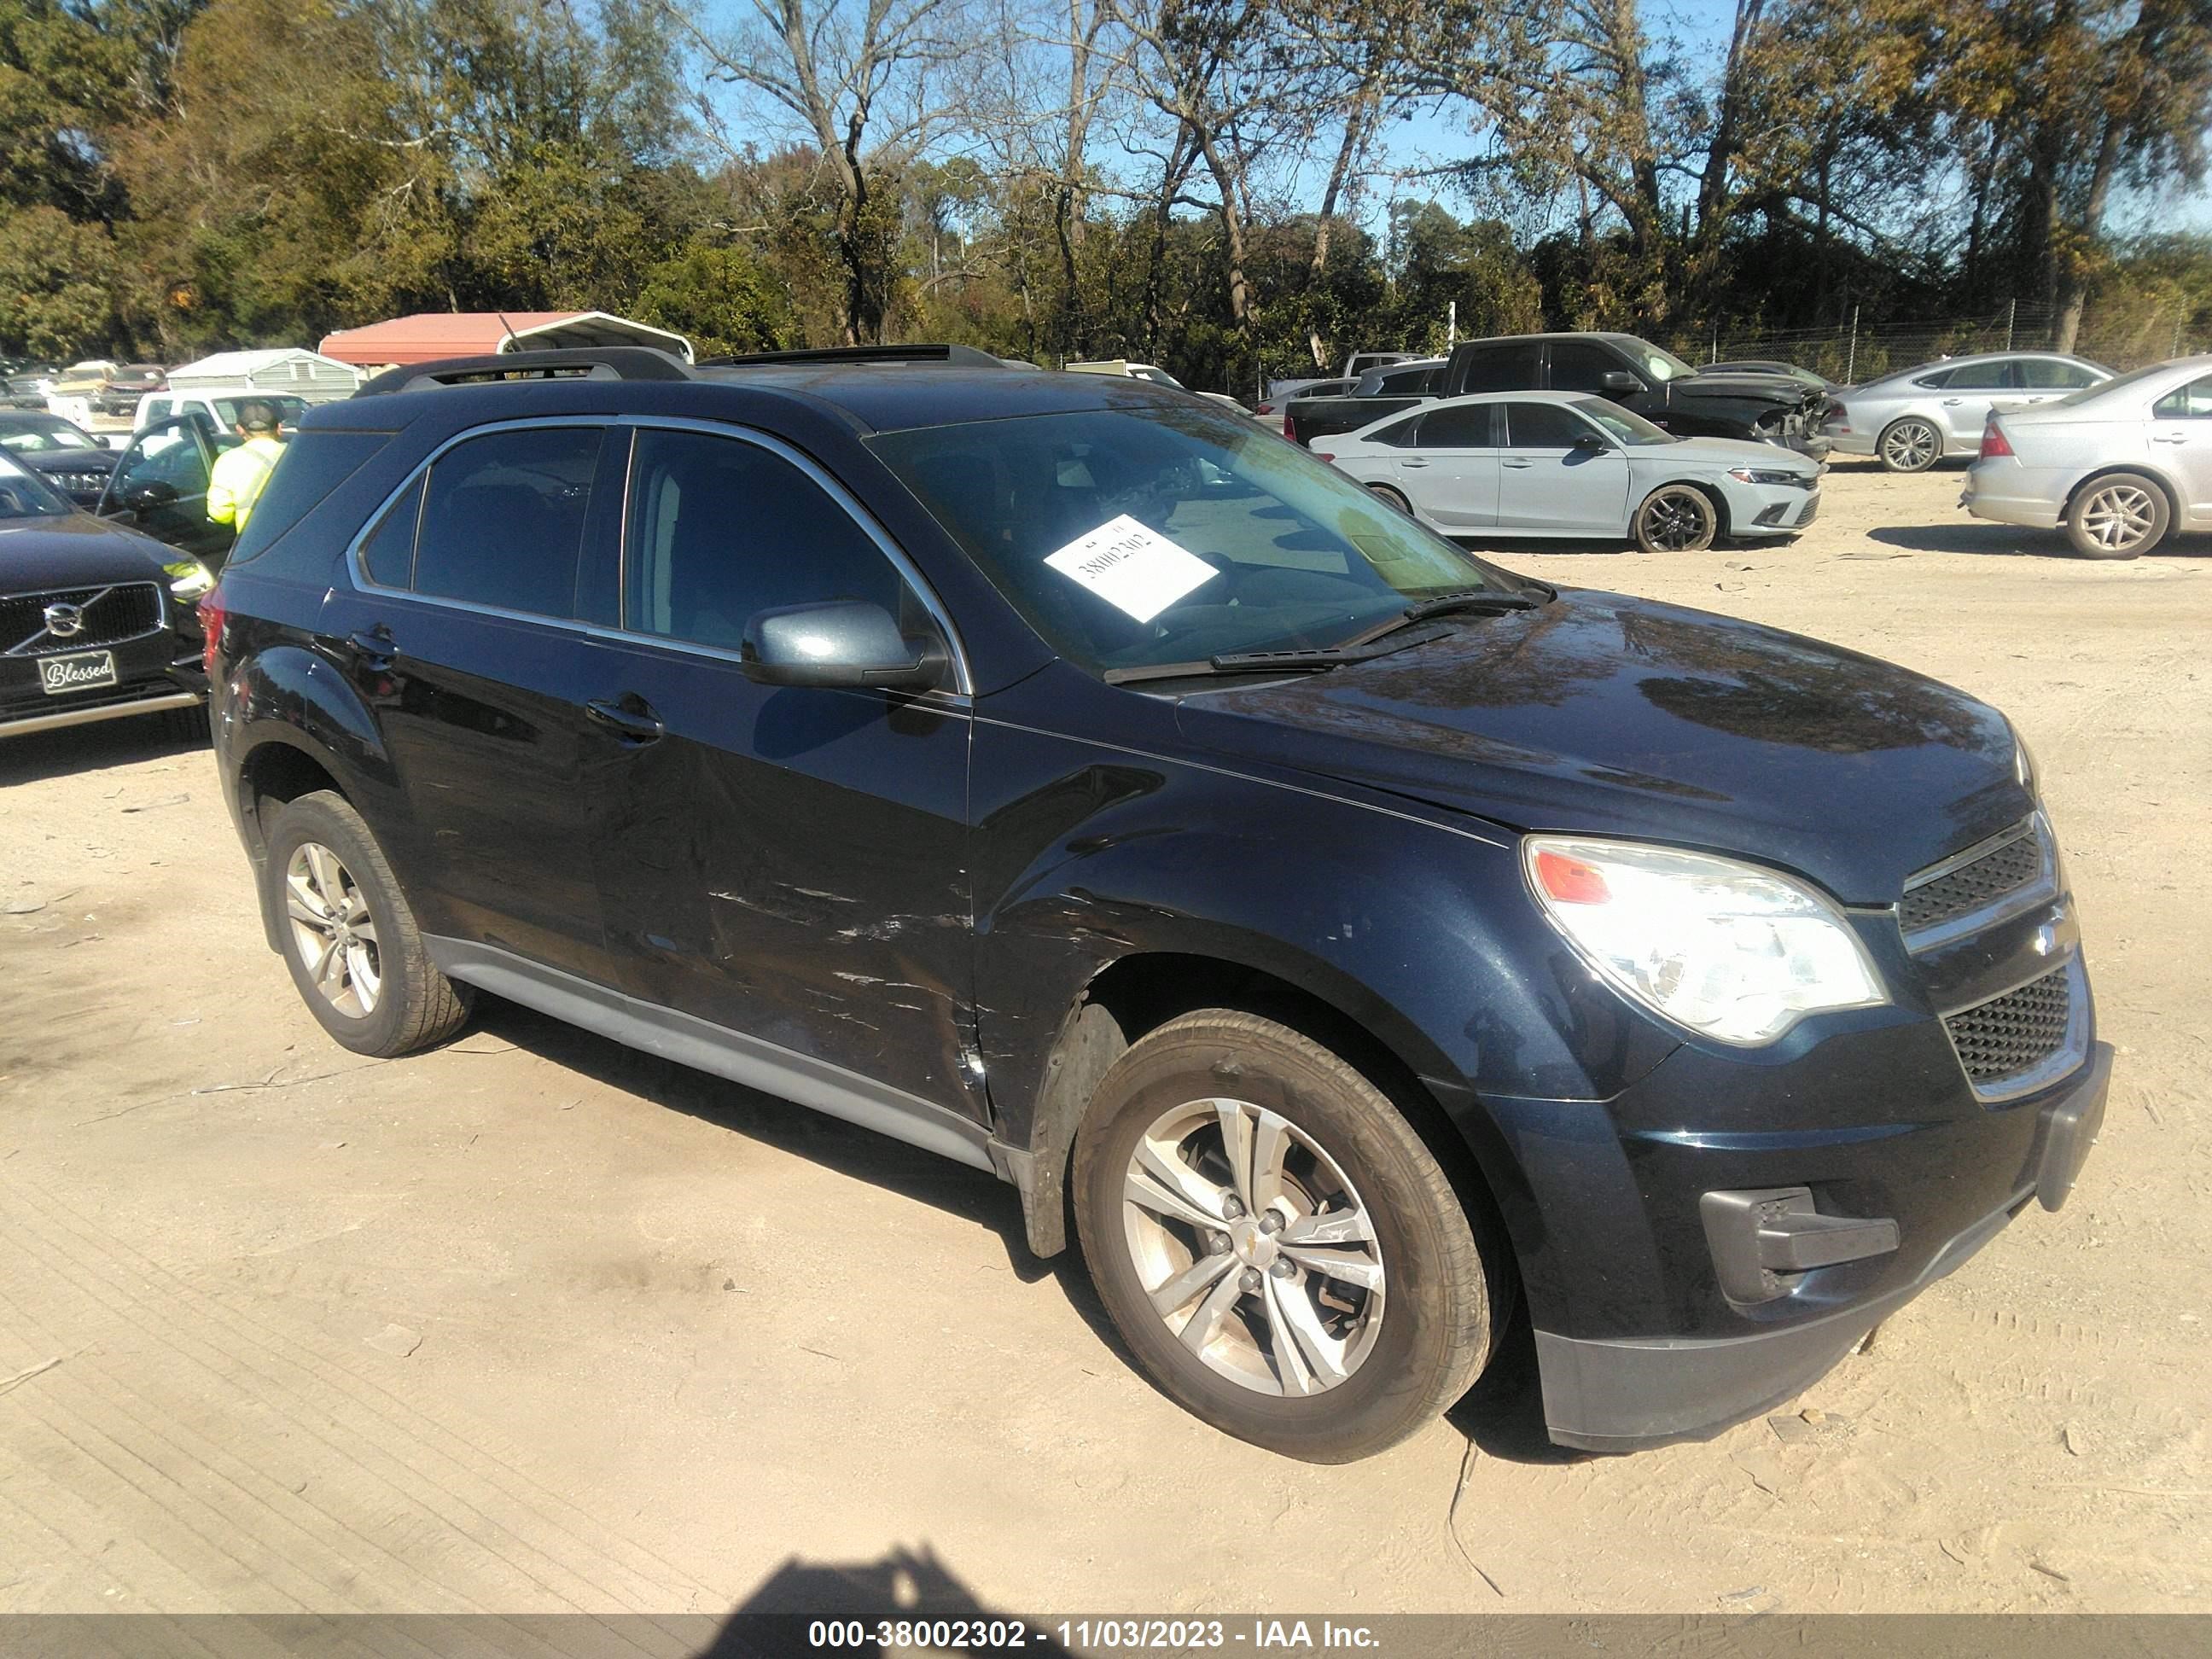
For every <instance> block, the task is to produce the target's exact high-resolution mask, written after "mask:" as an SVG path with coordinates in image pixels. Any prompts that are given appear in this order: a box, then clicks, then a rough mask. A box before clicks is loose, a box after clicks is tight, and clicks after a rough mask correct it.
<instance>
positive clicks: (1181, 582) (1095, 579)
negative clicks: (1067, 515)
mask: <svg viewBox="0 0 2212 1659" xmlns="http://www.w3.org/2000/svg"><path fill="white" fill-rule="evenodd" d="M1044 562H1046V563H1047V564H1048V565H1050V566H1051V567H1052V568H1054V570H1057V571H1059V572H1060V574H1062V575H1063V576H1067V577H1071V578H1073V580H1076V581H1079V582H1081V583H1082V584H1083V585H1084V586H1085V587H1087V588H1089V589H1090V590H1091V592H1094V593H1096V594H1097V596H1098V597H1099V598H1100V599H1103V600H1105V601H1106V603H1107V604H1109V605H1113V606H1115V608H1116V609H1118V610H1121V611H1127V613H1128V614H1129V615H1130V616H1131V617H1134V618H1135V619H1136V620H1137V621H1139V622H1140V623H1143V622H1150V621H1152V618H1153V617H1157V616H1158V615H1159V614H1160V612H1161V611H1164V610H1166V609H1167V608H1168V607H1169V606H1170V605H1173V604H1174V603H1175V602H1176V600H1177V599H1181V598H1182V596H1183V595H1184V594H1186V593H1188V592H1190V591H1191V590H1192V589H1193V588H1195V587H1200V586H1204V585H1205V584H1206V583H1207V582H1209V581H1211V580H1212V579H1213V578H1214V577H1215V576H1217V575H1218V574H1220V573H1219V572H1218V571H1217V570H1216V569H1214V568H1213V567H1212V565H1210V564H1208V563H1206V561H1205V560H1204V559H1201V558H1200V557H1199V556H1197V555H1196V554H1195V553H1192V552H1190V551H1188V550H1186V549H1184V548H1182V547H1178V546H1177V545H1176V544H1175V543H1173V542H1171V541H1170V540H1169V539H1168V538H1166V537H1164V536H1160V535H1156V534H1154V533H1153V532H1152V531H1150V530H1148V529H1146V527H1145V526H1143V525H1141V524H1139V523H1138V522H1137V521H1136V520H1134V519H1133V518H1131V517H1130V516H1129V515H1128V514H1127V513H1122V514H1121V516H1120V517H1118V518H1114V519H1109V520H1107V521H1106V522H1105V523H1104V524H1102V525H1100V526H1098V528H1097V529H1096V530H1094V531H1092V532H1091V533H1090V534H1089V535H1088V536H1085V537H1082V538H1079V539H1077V540H1075V541H1072V542H1070V543H1069V544H1067V545H1066V547H1063V548H1061V549H1060V551H1059V552H1057V553H1048V554H1046V555H1045V560H1044Z"/></svg>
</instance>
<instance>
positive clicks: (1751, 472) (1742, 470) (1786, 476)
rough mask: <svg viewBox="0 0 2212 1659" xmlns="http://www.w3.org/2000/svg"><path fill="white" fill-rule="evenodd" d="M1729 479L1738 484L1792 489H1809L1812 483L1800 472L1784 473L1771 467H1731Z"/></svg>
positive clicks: (1778, 468) (1777, 468) (1780, 469)
mask: <svg viewBox="0 0 2212 1659" xmlns="http://www.w3.org/2000/svg"><path fill="white" fill-rule="evenodd" d="M1728 472H1729V477H1731V478H1734V479H1735V481H1736V482H1737V483H1747V484H1783V485H1786V486H1787V487H1789V488H1790V489H1811V488H1812V487H1813V481H1812V480H1811V479H1810V478H1808V477H1806V476H1805V475H1804V474H1803V473H1802V472H1789V471H1784V470H1783V469H1782V468H1780V467H1773V466H1732V467H1730V468H1729V470H1728Z"/></svg>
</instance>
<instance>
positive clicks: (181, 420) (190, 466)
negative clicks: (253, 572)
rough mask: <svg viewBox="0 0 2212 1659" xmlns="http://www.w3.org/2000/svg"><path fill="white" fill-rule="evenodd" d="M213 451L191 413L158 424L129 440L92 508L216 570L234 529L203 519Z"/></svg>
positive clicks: (214, 444) (210, 440) (234, 537)
mask: <svg viewBox="0 0 2212 1659" xmlns="http://www.w3.org/2000/svg"><path fill="white" fill-rule="evenodd" d="M217 453H220V452H219V447H218V444H217V442H216V441H215V440H214V439H213V437H212V436H211V435H210V433H209V431H208V429H207V427H206V424H205V423H204V422H202V421H200V420H199V419H197V417H196V416H190V415H179V416H173V417H172V418H170V419H168V420H166V421H161V422H156V423H155V424H154V425H152V426H149V427H148V428H146V429H145V430H144V431H143V432H141V433H139V434H138V435H137V437H135V438H133V439H132V440H131V447H130V448H128V449H126V450H125V451H124V452H123V455H122V459H119V460H118V461H117V462H116V464H115V471H114V473H113V474H112V476H111V477H109V479H108V481H107V488H106V490H105V491H104V492H103V493H102V495H100V505H99V506H98V507H96V508H94V511H95V512H97V513H99V515H100V517H101V518H103V519H114V520H118V521H119V522H120V523H123V524H126V525H129V526H131V528H132V529H133V530H143V532H146V534H148V535H149V536H151V537H153V538H154V539H155V540H156V541H161V542H167V544H169V545H170V546H172V547H173V548H176V549H177V550H179V551H180V552H185V553H189V554H191V556H193V557H194V558H196V559H197V560H198V561H199V562H201V563H203V564H204V565H206V566H207V567H208V568H209V569H210V570H215V569H220V568H222V562H223V561H224V560H225V559H227V558H228V557H229V556H230V544H232V543H233V542H234V541H236V540H237V539H238V532H237V530H236V529H235V528H234V527H233V526H230V525H227V524H217V523H216V521H215V520H212V519H210V518H209V517H208V513H207V495H208V477H209V474H210V471H212V470H213V468H214V466H215V458H216V454H217Z"/></svg>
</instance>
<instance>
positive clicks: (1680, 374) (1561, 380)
mask: <svg viewBox="0 0 2212 1659" xmlns="http://www.w3.org/2000/svg"><path fill="white" fill-rule="evenodd" d="M1545 391H1549V392H1595V394H1597V395H1598V396H1600V397H1601V398H1609V399H1610V400H1612V401H1613V402H1614V403H1616V404H1620V406H1621V407H1622V408H1624V409H1626V410H1632V411H1633V412H1634V413H1636V414H1638V415H1641V416H1644V419H1645V420H1647V421H1650V422H1651V423H1652V424H1653V425H1655V426H1657V427H1662V428H1665V429H1666V430H1667V431H1668V432H1671V433H1673V434H1674V435H1675V436H1676V437H1678V438H1740V439H1744V440H1747V441H1752V442H1758V443H1772V444H1780V445H1782V446H1783V447H1785V448H1790V449H1794V450H1796V451H1797V452H1798V453H1800V454H1802V455H1804V456H1807V457H1808V458H1809V459H1813V460H1816V461H1817V460H1820V459H1823V458H1824V457H1825V456H1826V454H1827V453H1828V451H1829V449H1830V448H1831V447H1832V445H1831V444H1830V442H1829V441H1828V440H1827V439H1826V437H1824V436H1822V435H1821V433H1820V422H1822V420H1824V419H1825V418H1826V414H1827V410H1828V405H1829V401H1830V400H1829V398H1827V396H1826V393H1824V392H1821V391H1820V390H1819V389H1817V388H1815V387H1814V386H1808V385H1807V384H1806V383H1805V382H1804V381H1803V380H1798V379H1796V377H1794V376H1792V375H1788V374H1763V373H1762V374H1721V373H1717V372H1715V371H1711V370H1700V369H1697V368H1692V366H1691V365H1689V364H1688V363H1686V362H1683V361H1682V360H1681V359H1680V357H1677V356H1674V353H1673V352H1671V351H1667V350H1664V349H1662V348H1660V347H1658V346H1656V345H1653V344H1652V343H1650V341H1648V340H1640V339H1638V337H1636V336H1635V335H1633V334H1518V335H1509V336H1502V337H1497V338H1493V339H1485V340H1468V341H1466V342H1463V343H1461V344H1459V345H1457V346H1455V347H1454V348H1453V349H1452V353H1451V356H1450V358H1449V360H1448V361H1447V362H1446V363H1445V365H1444V367H1443V370H1442V372H1441V373H1440V374H1437V376H1436V377H1435V378H1434V379H1433V380H1431V381H1429V382H1426V383H1425V384H1424V385H1422V386H1419V387H1418V388H1408V389H1407V392H1405V393H1403V394H1401V395H1400V396H1399V397H1397V398H1395V400H1393V399H1392V398H1387V397H1385V398H1374V399H1371V400H1369V399H1361V400H1358V401H1356V402H1343V401H1335V402H1330V403H1326V404H1316V405H1311V406H1309V405H1307V404H1304V403H1302V402H1299V401H1297V400H1293V401H1292V402H1291V404H1289V405H1288V406H1287V408H1286V410H1285V423H1284V428H1283V430H1284V435H1285V436H1286V437H1290V438H1294V439H1296V440H1297V441H1298V442H1300V443H1304V444H1311V443H1312V442H1313V441H1314V440H1315V439H1316V438H1321V437H1328V436H1333V435H1335V434H1337V433H1340V432H1355V431H1358V430H1359V429H1360V428H1363V427H1365V426H1368V425H1370V424H1372V423H1373V422H1376V421H1379V420H1381V419H1383V417H1384V416H1389V415H1392V414H1395V413H1397V412H1398V411H1399V410H1403V409H1411V408H1413V407H1414V406H1415V405H1416V404H1419V402H1420V401H1421V397H1420V396H1419V395H1415V394H1416V393H1420V394H1425V395H1427V396H1430V397H1437V398H1459V397H1464V396H1466V395H1467V394H1468V393H1469V392H1545Z"/></svg>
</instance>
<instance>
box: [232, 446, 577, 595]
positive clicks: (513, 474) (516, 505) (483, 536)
mask: <svg viewBox="0 0 2212 1659" xmlns="http://www.w3.org/2000/svg"><path fill="white" fill-rule="evenodd" d="M600 435H601V428H599V427H596V426H549V427H527V428H520V429H518V430H515V431H510V432H489V433H486V434H485V435H483V437H481V438H471V439H469V440H468V441H465V442H464V443H459V444H456V445H454V446H453V448H452V449H450V450H448V451H447V452H446V453H444V454H443V455H441V456H440V457H439V458H438V459H437V460H436V461H435V463H434V464H433V465H432V466H431V468H430V486H429V494H428V497H427V499H426V500H425V501H423V503H422V528H421V530H420V532H418V534H417V536H416V544H415V591H416V592H417V593H432V594H435V595H437V596H438V597H439V598H441V599H465V600H467V601H469V602H470V603H471V604H475V605H496V606H498V607H500V608H501V609H502V610H506V611H528V612H530V613H532V614H533V615H537V616H542V617H573V616H574V615H575V614H576V568H577V563H578V561H579V558H580V556H581V554H582V551H583V545H584V521H585V518H586V513H587V512H588V510H589V507H590V505H591V490H592V473H593V472H594V471H596V470H597V468H598V465H599V439H600ZM257 516H258V515H257Z"/></svg>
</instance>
